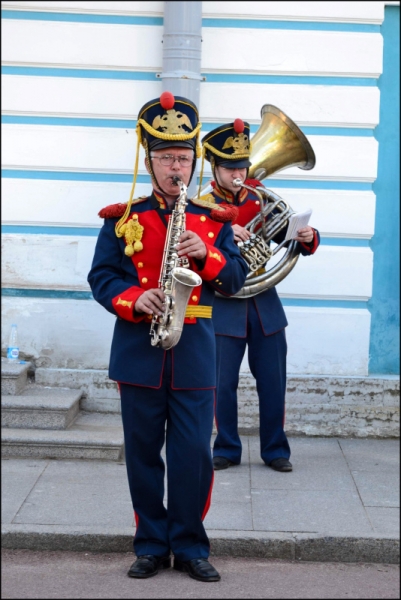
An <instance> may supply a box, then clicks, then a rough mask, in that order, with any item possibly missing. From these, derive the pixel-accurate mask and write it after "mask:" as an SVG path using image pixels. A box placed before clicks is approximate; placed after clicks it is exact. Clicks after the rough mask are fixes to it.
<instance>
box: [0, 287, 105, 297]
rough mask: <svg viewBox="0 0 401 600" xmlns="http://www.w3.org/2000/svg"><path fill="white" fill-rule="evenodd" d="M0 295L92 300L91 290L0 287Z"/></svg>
mask: <svg viewBox="0 0 401 600" xmlns="http://www.w3.org/2000/svg"><path fill="white" fill-rule="evenodd" d="M1 295H2V296H12V297H17V298H58V299H63V300H93V296H92V292H83V291H82V292H81V291H76V290H42V289H26V288H19V289H17V288H2V289H1Z"/></svg>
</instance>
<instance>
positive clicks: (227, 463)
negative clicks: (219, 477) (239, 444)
mask: <svg viewBox="0 0 401 600" xmlns="http://www.w3.org/2000/svg"><path fill="white" fill-rule="evenodd" d="M228 467H235V463H233V462H232V461H231V460H228V458H224V456H215V457H214V458H213V469H214V470H215V471H221V469H228Z"/></svg>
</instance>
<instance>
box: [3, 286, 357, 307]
mask: <svg viewBox="0 0 401 600" xmlns="http://www.w3.org/2000/svg"><path fill="white" fill-rule="evenodd" d="M1 295H2V296H9V297H10V296H11V297H19V298H57V299H62V300H93V296H92V293H91V292H85V291H76V290H45V289H27V288H2V289H1ZM281 301H282V303H283V305H284V306H298V307H305V308H359V309H360V308H364V309H366V307H367V306H366V305H367V303H366V302H363V301H360V300H324V299H319V300H317V299H309V298H281Z"/></svg>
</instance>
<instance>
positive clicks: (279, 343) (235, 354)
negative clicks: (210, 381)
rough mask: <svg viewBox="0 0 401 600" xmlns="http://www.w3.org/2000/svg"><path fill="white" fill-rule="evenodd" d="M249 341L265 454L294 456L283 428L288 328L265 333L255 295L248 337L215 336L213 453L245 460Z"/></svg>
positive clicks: (267, 457) (266, 457)
mask: <svg viewBox="0 0 401 600" xmlns="http://www.w3.org/2000/svg"><path fill="white" fill-rule="evenodd" d="M227 302H229V300H227ZM247 344H248V361H249V368H250V370H251V373H252V375H253V376H254V377H255V380H256V389H257V392H258V397H259V431H260V455H261V457H262V460H263V461H264V462H265V463H266V464H268V463H269V462H270V461H272V460H273V459H274V458H280V457H284V458H289V457H290V454H291V452H290V446H289V444H288V440H287V436H286V435H285V432H284V419H285V390H286V356H287V342H286V339H285V329H282V330H280V331H278V332H277V333H273V334H272V335H267V336H266V335H264V333H263V330H262V327H261V324H260V320H259V316H258V314H257V311H256V307H255V303H254V302H253V301H252V300H251V301H248V321H247V336H246V338H238V337H230V336H225V335H216V346H217V397H216V427H217V432H218V434H217V437H216V440H215V443H214V446H213V456H224V457H225V458H228V459H229V460H231V461H232V462H233V463H235V464H239V463H240V462H241V453H242V444H241V440H240V436H239V434H238V400H237V388H238V383H239V371H240V366H241V362H242V359H243V357H244V354H245V349H246V345H247Z"/></svg>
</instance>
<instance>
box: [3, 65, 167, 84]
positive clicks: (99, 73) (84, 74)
mask: <svg viewBox="0 0 401 600" xmlns="http://www.w3.org/2000/svg"><path fill="white" fill-rule="evenodd" d="M1 73H2V75H23V76H28V75H29V76H35V77H77V78H85V79H134V80H139V81H157V78H156V72H155V71H124V70H121V71H117V70H106V69H67V68H66V69H64V68H58V67H57V68H54V67H9V66H3V67H2V68H1Z"/></svg>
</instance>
